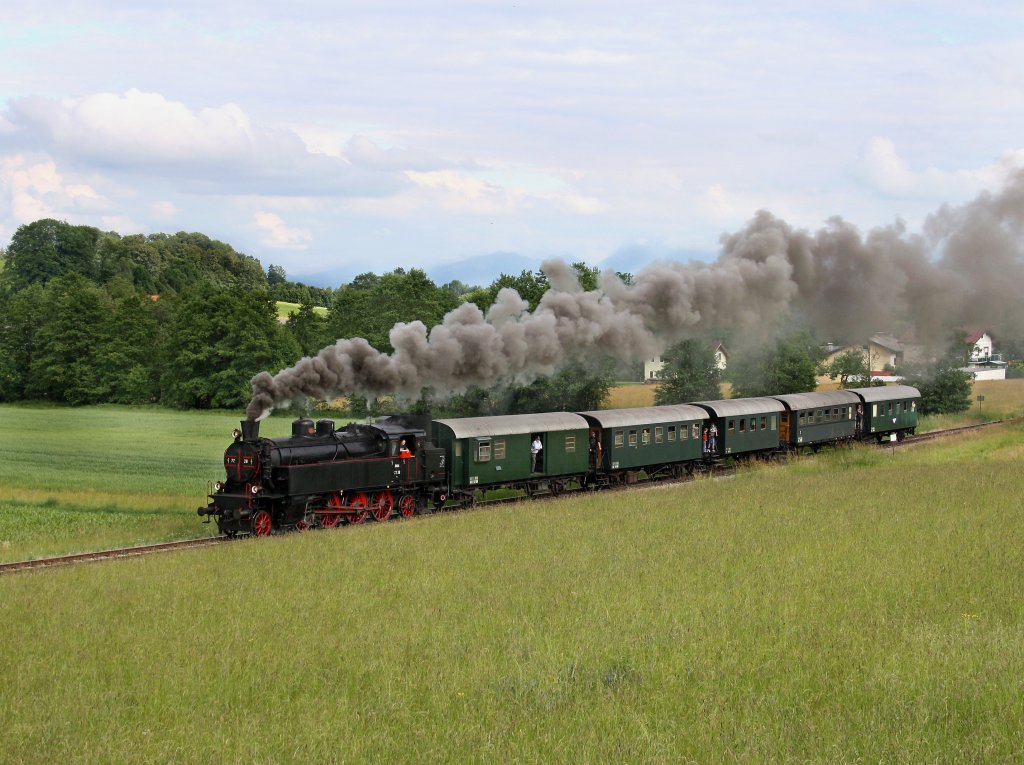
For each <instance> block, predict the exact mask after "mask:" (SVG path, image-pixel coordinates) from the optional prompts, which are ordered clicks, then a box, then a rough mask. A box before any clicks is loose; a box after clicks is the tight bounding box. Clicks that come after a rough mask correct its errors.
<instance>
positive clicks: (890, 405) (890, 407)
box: [889, 401, 892, 414]
mask: <svg viewBox="0 0 1024 765" xmlns="http://www.w3.org/2000/svg"><path fill="white" fill-rule="evenodd" d="M889 414H892V402H891V401H890V402H889Z"/></svg>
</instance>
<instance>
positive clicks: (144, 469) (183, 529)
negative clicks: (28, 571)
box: [0, 405, 290, 561]
mask: <svg viewBox="0 0 1024 765" xmlns="http://www.w3.org/2000/svg"><path fill="white" fill-rule="evenodd" d="M242 416H244V415H241V414H239V415H232V414H230V413H225V412H216V413H211V412H196V411H192V412H178V411H173V410H168V409H157V408H153V409H145V408H139V407H117V406H95V407H78V408H67V407H45V406H28V405H3V406H0V561H9V560H23V559H26V558H32V557H38V556H41V555H53V554H61V553H66V552H78V551H83V550H93V549H104V548H107V547H120V546H125V545H132V544H145V543H149V542H162V541H168V540H171V539H182V538H187V537H194V536H200V535H202V534H203V533H213V532H212V529H213V528H214V527H213V526H204V525H202V524H200V523H199V518H198V517H197V516H196V514H195V509H196V508H197V507H199V505H201V504H205V500H206V492H207V485H208V483H209V482H212V481H214V480H216V479H218V478H220V477H221V474H222V473H223V472H224V468H223V461H222V460H223V454H224V447H225V446H227V444H228V443H230V441H231V431H232V429H233V428H237V427H238V421H239V419H240V418H241V417H242ZM289 428H290V425H289V420H288V418H287V417H272V418H271V419H269V420H268V421H266V422H265V423H264V425H263V429H262V432H263V433H265V434H266V435H284V434H286V433H288V432H289Z"/></svg>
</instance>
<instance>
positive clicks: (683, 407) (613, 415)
mask: <svg viewBox="0 0 1024 765" xmlns="http://www.w3.org/2000/svg"><path fill="white" fill-rule="evenodd" d="M580 414H581V415H583V416H584V417H586V418H588V419H592V420H594V421H595V422H596V423H597V424H598V425H600V426H601V427H602V428H624V427H629V426H630V425H654V424H657V423H662V422H684V421H689V420H703V419H704V418H705V417H707V416H708V413H707V412H705V411H704V410H703V409H701V408H700V407H699V406H692V405H690V404H674V405H672V406H647V407H641V408H640V409H602V410H599V411H596V412H580Z"/></svg>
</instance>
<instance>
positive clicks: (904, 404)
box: [903, 401, 907, 412]
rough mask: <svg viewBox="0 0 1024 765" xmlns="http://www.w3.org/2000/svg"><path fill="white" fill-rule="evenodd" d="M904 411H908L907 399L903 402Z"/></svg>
mask: <svg viewBox="0 0 1024 765" xmlns="http://www.w3.org/2000/svg"><path fill="white" fill-rule="evenodd" d="M903 411H904V412H905V411H907V402H906V401H904V402H903Z"/></svg>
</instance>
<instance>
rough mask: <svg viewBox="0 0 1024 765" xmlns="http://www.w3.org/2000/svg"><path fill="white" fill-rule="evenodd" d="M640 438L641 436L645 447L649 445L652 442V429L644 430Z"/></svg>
mask: <svg viewBox="0 0 1024 765" xmlns="http://www.w3.org/2000/svg"><path fill="white" fill-rule="evenodd" d="M640 436H641V440H642V441H643V444H644V446H647V444H649V443H650V442H651V429H650V428H644V429H643V430H642V431H641V432H640Z"/></svg>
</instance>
